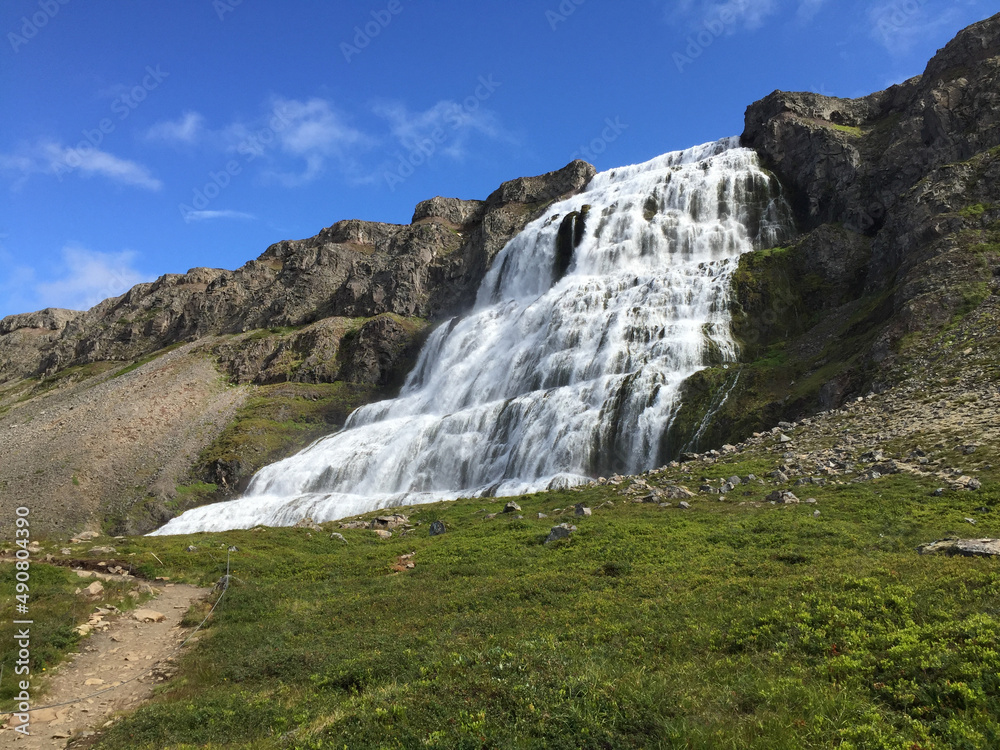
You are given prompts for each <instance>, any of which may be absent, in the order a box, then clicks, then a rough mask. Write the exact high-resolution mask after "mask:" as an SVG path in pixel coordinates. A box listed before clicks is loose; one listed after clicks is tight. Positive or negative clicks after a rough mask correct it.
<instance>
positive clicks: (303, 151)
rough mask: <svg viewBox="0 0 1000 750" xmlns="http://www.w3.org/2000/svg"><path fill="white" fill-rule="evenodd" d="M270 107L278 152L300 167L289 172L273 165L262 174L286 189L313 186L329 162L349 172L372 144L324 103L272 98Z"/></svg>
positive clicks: (330, 105) (330, 106)
mask: <svg viewBox="0 0 1000 750" xmlns="http://www.w3.org/2000/svg"><path fill="white" fill-rule="evenodd" d="M271 105H272V111H273V112H274V116H272V117H271V118H270V123H271V126H272V127H273V128H274V131H275V136H276V138H277V143H278V150H279V151H280V152H281V153H283V154H284V155H286V156H291V157H294V158H295V159H296V160H298V163H299V167H298V169H294V170H289V169H287V168H282V167H281V166H278V165H276V166H275V167H274V168H272V169H270V170H268V171H267V172H265V178H271V179H274V180H276V181H277V182H279V183H281V184H283V185H285V186H287V187H297V186H299V185H303V184H305V183H308V182H312V181H313V180H315V179H316V178H318V177H319V176H321V175H322V174H323V173H324V172H325V171H326V170H327V167H328V163H329V162H330V161H331V160H332V161H334V162H336V163H337V165H338V166H339V167H340V168H341V169H343V170H345V171H352V170H353V168H354V167H353V165H354V163H355V159H356V156H357V154H358V152H359V151H361V150H364V149H366V148H368V147H369V146H370V145H372V143H373V139H372V138H371V137H369V136H368V135H366V134H365V133H363V132H361V131H360V130H358V129H357V128H354V127H352V126H350V125H348V124H347V123H346V121H345V119H344V117H343V116H342V115H340V114H338V113H337V112H336V111H335V110H334V108H333V105H332V103H331V102H329V101H328V100H326V99H320V98H312V99H309V100H307V101H301V100H298V99H283V98H275V99H273V100H272V102H271Z"/></svg>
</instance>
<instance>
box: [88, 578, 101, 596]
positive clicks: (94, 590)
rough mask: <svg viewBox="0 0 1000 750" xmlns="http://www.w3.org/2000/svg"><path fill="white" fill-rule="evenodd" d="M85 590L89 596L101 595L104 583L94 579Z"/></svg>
mask: <svg viewBox="0 0 1000 750" xmlns="http://www.w3.org/2000/svg"><path fill="white" fill-rule="evenodd" d="M84 592H85V593H86V594H87V596H100V595H101V594H103V593H104V584H103V583H101V582H100V581H94V582H93V583H92V584H90V585H89V586H87V588H85V589H84Z"/></svg>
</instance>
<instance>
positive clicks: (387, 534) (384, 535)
mask: <svg viewBox="0 0 1000 750" xmlns="http://www.w3.org/2000/svg"><path fill="white" fill-rule="evenodd" d="M374 531H375V536H377V537H378V538H379V539H391V538H392V532H391V531H387V530H385V529H375V530H374Z"/></svg>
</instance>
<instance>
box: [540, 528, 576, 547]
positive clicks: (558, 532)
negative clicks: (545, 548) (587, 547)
mask: <svg viewBox="0 0 1000 750" xmlns="http://www.w3.org/2000/svg"><path fill="white" fill-rule="evenodd" d="M574 531H576V526H573V525H571V524H568V523H561V524H559V525H558V526H553V527H552V529H551V531H549V536H548V538H547V539H546V540H545V543H546V544H548V543H549V542H556V541H559V540H560V539H568V538H569V535H570V534H572V533H573V532H574Z"/></svg>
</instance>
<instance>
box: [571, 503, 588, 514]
mask: <svg viewBox="0 0 1000 750" xmlns="http://www.w3.org/2000/svg"><path fill="white" fill-rule="evenodd" d="M574 513H575V514H576V515H578V516H589V515H591V513H592V511H591V510H590V508H588V507H586V506H585V505H584V504H583V503H578V504H577V505H576V507H575V508H574Z"/></svg>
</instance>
